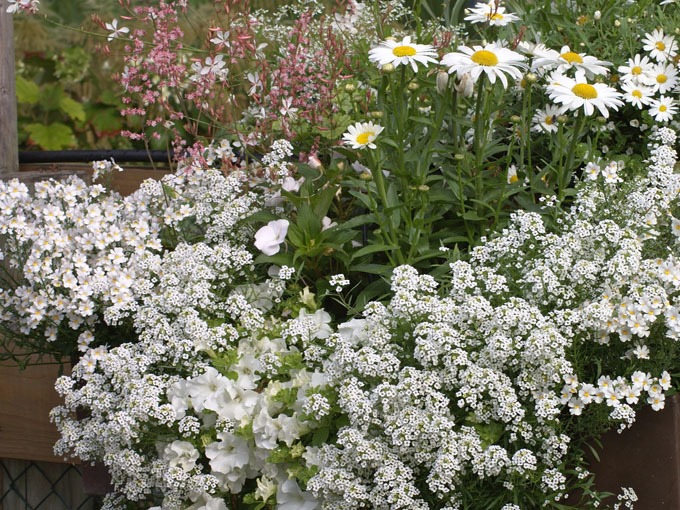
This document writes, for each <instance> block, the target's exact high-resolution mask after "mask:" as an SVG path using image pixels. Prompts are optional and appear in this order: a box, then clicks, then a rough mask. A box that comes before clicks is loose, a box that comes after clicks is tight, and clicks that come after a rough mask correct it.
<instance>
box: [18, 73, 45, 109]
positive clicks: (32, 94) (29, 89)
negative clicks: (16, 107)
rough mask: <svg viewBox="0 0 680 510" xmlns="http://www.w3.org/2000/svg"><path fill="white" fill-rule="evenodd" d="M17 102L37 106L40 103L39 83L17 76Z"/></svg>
mask: <svg viewBox="0 0 680 510" xmlns="http://www.w3.org/2000/svg"><path fill="white" fill-rule="evenodd" d="M16 88H17V102H19V103H28V104H35V103H37V102H38V101H40V87H39V86H38V84H37V83H34V82H32V81H28V80H27V79H25V78H23V77H21V76H17V79H16Z"/></svg>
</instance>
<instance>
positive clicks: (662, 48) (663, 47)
mask: <svg viewBox="0 0 680 510" xmlns="http://www.w3.org/2000/svg"><path fill="white" fill-rule="evenodd" d="M655 46H656V49H657V50H659V51H663V50H665V49H666V45H665V44H664V43H662V42H661V41H659V42H658V43H656V44H655Z"/></svg>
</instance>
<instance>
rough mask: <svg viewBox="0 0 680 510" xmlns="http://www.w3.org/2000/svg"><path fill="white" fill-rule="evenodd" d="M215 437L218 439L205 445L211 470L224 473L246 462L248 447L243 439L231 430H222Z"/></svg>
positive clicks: (243, 465)
mask: <svg viewBox="0 0 680 510" xmlns="http://www.w3.org/2000/svg"><path fill="white" fill-rule="evenodd" d="M217 438H218V439H219V441H215V442H213V443H210V444H209V445H208V446H206V447H205V455H206V457H208V458H209V459H210V467H211V468H212V470H213V471H215V472H217V473H221V474H225V475H226V474H230V473H231V472H232V471H234V470H235V469H240V468H243V467H245V466H246V464H248V461H249V460H250V449H249V448H248V443H247V442H246V441H245V440H243V439H241V438H240V437H238V436H235V435H234V434H232V433H231V432H222V433H221V434H218V435H217Z"/></svg>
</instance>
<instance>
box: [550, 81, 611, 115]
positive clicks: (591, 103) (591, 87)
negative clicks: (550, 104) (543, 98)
mask: <svg viewBox="0 0 680 510" xmlns="http://www.w3.org/2000/svg"><path fill="white" fill-rule="evenodd" d="M547 89H548V95H549V96H550V99H552V100H553V101H554V102H556V103H561V104H563V105H564V107H565V108H567V109H569V110H577V109H579V108H581V107H583V111H584V113H585V114H586V115H592V114H593V112H594V111H595V108H597V109H598V110H599V111H600V113H601V114H602V116H603V117H605V118H608V117H609V110H608V108H613V109H615V110H618V108H619V106H622V105H623V101H621V100H620V99H619V98H620V97H621V94H619V93H618V92H617V91H616V90H615V89H613V88H611V87H609V86H608V85H605V84H604V83H593V84H590V83H587V82H586V81H585V80H583V79H578V78H577V79H576V80H574V79H571V78H569V77H568V76H558V77H556V78H555V79H554V81H553V83H551V84H550V85H548V87H547Z"/></svg>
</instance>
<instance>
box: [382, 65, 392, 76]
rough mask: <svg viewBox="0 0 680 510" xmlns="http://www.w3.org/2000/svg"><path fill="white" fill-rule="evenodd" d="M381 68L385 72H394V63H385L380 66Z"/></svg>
mask: <svg viewBox="0 0 680 510" xmlns="http://www.w3.org/2000/svg"><path fill="white" fill-rule="evenodd" d="M380 70H381V71H382V72H383V73H385V74H390V73H393V72H394V64H385V65H384V66H382V67H381V68H380Z"/></svg>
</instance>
